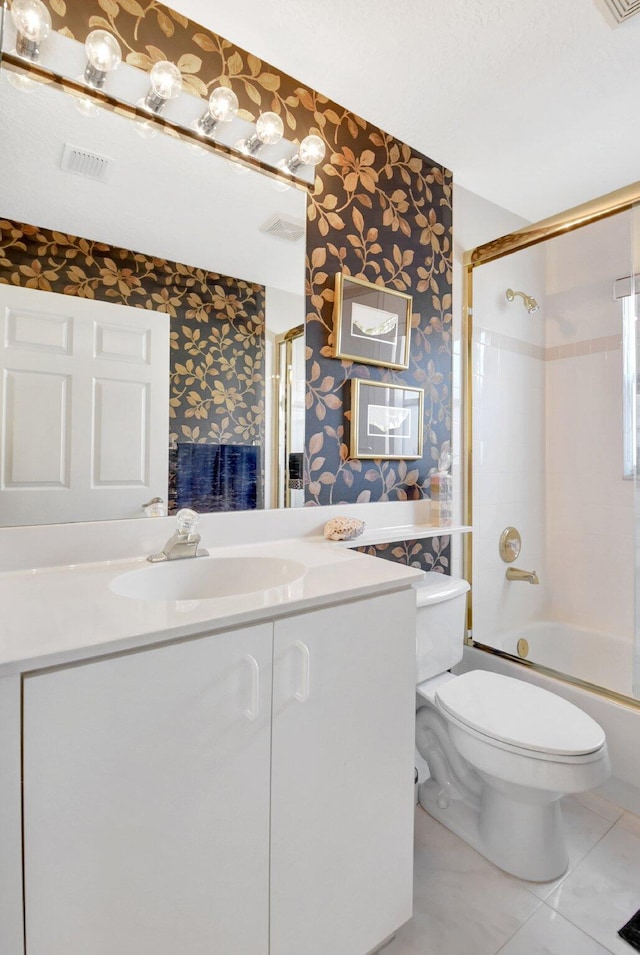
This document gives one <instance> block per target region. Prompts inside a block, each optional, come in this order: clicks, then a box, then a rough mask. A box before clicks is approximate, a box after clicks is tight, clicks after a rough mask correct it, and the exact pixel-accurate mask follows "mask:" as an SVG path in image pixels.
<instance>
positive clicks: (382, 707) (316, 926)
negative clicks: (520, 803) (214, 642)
mask: <svg viewBox="0 0 640 955" xmlns="http://www.w3.org/2000/svg"><path fill="white" fill-rule="evenodd" d="M274 661H275V666H274V678H273V680H274V682H273V751H272V779H271V800H272V802H271V955H328V953H331V955H365V953H367V952H370V951H372V950H373V949H374V948H375V946H376V945H379V944H380V943H381V942H383V941H384V940H385V939H387V938H388V937H389V936H390V935H392V934H393V932H395V930H396V929H397V928H399V926H400V925H402V924H403V922H406V921H407V919H409V918H410V917H411V906H412V888H413V812H414V786H413V767H414V737H415V682H416V680H415V666H416V650H415V591H413V590H408V591H404V592H402V593H397V594H391V595H387V596H384V597H376V598H374V599H368V600H361V601H356V602H354V603H351V604H344V605H341V606H337V607H331V608H327V609H325V610H321V611H317V612H315V613H312V614H307V615H303V616H299V617H290V618H288V619H285V620H281V621H277V622H276V627H275V640H274Z"/></svg>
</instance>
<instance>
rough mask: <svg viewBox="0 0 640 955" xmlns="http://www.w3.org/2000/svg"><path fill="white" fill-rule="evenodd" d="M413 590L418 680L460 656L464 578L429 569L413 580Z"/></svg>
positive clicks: (462, 644) (433, 673) (448, 667)
mask: <svg viewBox="0 0 640 955" xmlns="http://www.w3.org/2000/svg"><path fill="white" fill-rule="evenodd" d="M414 587H415V590H416V604H417V614H416V657H417V663H418V667H417V679H416V682H417V683H422V682H423V680H429V679H430V678H431V677H434V676H437V675H438V674H440V673H444V672H445V671H446V670H449V669H450V668H451V667H452V666H454V665H455V664H456V663H458V662H459V661H460V660H461V659H462V648H463V646H464V629H465V612H466V606H467V591H468V590H469V589H470V588H469V584H468V583H467V581H466V580H460V579H459V578H458V577H447V576H445V574H436V573H433V572H432V571H431V572H429V573H427V574H425V579H424V580H423V581H420V582H419V583H417V584H414Z"/></svg>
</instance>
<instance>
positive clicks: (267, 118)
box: [256, 113, 284, 146]
mask: <svg viewBox="0 0 640 955" xmlns="http://www.w3.org/2000/svg"><path fill="white" fill-rule="evenodd" d="M283 133H284V124H283V122H282V120H281V119H280V117H279V116H278V114H277V113H261V114H260V116H259V117H258V121H257V123H256V135H257V137H258V139H259V140H260V142H261V143H263V144H264V145H265V146H275V144H276V143H279V142H280V140H281V139H282V134H283Z"/></svg>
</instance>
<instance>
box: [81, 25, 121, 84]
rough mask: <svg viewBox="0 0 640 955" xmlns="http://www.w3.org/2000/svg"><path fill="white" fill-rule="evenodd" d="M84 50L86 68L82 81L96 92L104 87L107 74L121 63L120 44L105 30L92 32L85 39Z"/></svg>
mask: <svg viewBox="0 0 640 955" xmlns="http://www.w3.org/2000/svg"><path fill="white" fill-rule="evenodd" d="M84 48H85V50H86V52H87V68H86V69H85V71H84V80H85V83H87V84H88V85H89V86H92V87H93V88H94V89H96V90H101V89H102V88H103V87H104V84H105V80H106V78H107V73H111V72H112V71H113V70H115V69H116V68H117V67H118V66H119V65H120V63H121V61H122V50H121V49H120V44H119V43H118V41H117V40H116V38H115V37H114V36H112V34H111V33H107V31H106V30H93V31H92V32H91V33H90V34H89V36H88V37H87V39H86V41H85V44H84Z"/></svg>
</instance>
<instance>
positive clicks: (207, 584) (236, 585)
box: [109, 557, 307, 601]
mask: <svg viewBox="0 0 640 955" xmlns="http://www.w3.org/2000/svg"><path fill="white" fill-rule="evenodd" d="M306 570H307V568H306V566H305V565H304V564H301V563H300V562H299V561H295V560H285V559H283V558H280V557H193V558H187V559H185V560H173V561H166V562H165V563H162V564H152V565H149V566H148V567H144V568H143V569H142V570H132V571H129V572H128V573H126V574H121V575H120V576H119V577H116V578H115V579H114V580H112V581H111V583H110V584H109V587H110V589H111V590H112V591H113V592H114V593H116V594H119V595H120V596H121V597H130V598H131V599H132V600H164V601H167V600H210V599H212V598H216V597H233V596H238V595H239V594H253V593H258V592H260V591H264V590H273V589H274V588H276V587H283V586H286V585H287V584H291V583H293V581H294V580H299V579H300V577H302V576H303V575H304V574H305V573H306Z"/></svg>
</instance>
